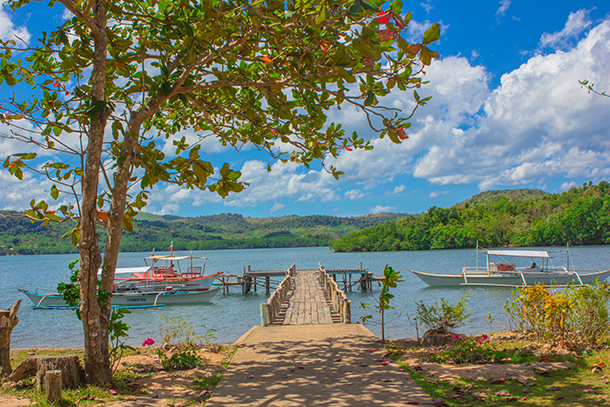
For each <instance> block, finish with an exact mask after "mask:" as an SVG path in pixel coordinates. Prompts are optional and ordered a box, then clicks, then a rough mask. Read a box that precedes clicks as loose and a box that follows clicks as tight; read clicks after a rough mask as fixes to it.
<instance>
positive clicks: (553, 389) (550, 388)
mask: <svg viewBox="0 0 610 407" xmlns="http://www.w3.org/2000/svg"><path fill="white" fill-rule="evenodd" d="M548 390H549V391H557V390H559V387H549V388H548Z"/></svg>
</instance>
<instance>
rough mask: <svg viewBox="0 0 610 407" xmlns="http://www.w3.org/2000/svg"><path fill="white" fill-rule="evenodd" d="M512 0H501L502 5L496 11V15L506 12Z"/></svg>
mask: <svg viewBox="0 0 610 407" xmlns="http://www.w3.org/2000/svg"><path fill="white" fill-rule="evenodd" d="M510 2H511V0H500V7H499V8H498V10H497V11H496V16H503V15H504V14H506V10H508V8H509V7H510Z"/></svg>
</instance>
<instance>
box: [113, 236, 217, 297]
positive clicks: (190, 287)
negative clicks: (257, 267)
mask: <svg viewBox="0 0 610 407" xmlns="http://www.w3.org/2000/svg"><path fill="white" fill-rule="evenodd" d="M207 259H208V258H207V257H197V256H193V255H192V254H191V255H189V256H174V249H173V245H172V246H170V255H169V256H166V255H155V252H154V250H153V253H152V255H151V256H149V257H145V258H144V262H145V263H146V264H147V267H133V268H127V269H124V268H120V269H119V268H117V270H116V274H115V280H114V290H113V291H114V292H117V293H118V292H128V291H157V290H165V289H167V288H168V287H174V286H181V287H183V288H182V290H185V291H206V290H209V289H210V287H211V286H212V283H213V282H214V280H216V279H217V278H218V277H220V276H222V272H217V273H213V274H208V275H205V266H206V264H207ZM148 260H150V265H148V263H149V262H148ZM183 260H187V261H189V262H190V263H189V266H188V267H187V268H186V269H185V270H183V269H182V267H181V265H180V262H181V261H183ZM193 260H203V265H202V266H195V265H194V264H193Z"/></svg>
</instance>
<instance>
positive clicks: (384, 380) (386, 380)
mask: <svg viewBox="0 0 610 407" xmlns="http://www.w3.org/2000/svg"><path fill="white" fill-rule="evenodd" d="M379 381H380V382H385V383H387V382H393V381H394V380H392V379H379Z"/></svg>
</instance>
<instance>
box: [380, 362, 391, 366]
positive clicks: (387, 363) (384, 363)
mask: <svg viewBox="0 0 610 407" xmlns="http://www.w3.org/2000/svg"><path fill="white" fill-rule="evenodd" d="M390 363H392V362H390V361H387V362H383V363H382V365H383V366H387V365H389V364H390Z"/></svg>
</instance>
